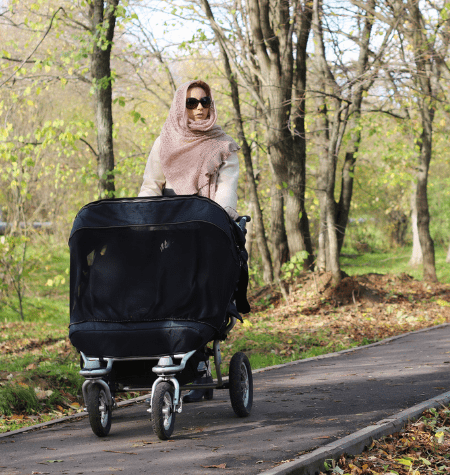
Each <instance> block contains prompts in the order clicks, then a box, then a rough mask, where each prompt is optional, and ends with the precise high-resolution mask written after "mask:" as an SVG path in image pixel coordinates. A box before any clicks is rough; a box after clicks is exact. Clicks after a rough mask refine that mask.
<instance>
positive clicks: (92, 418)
mask: <svg viewBox="0 0 450 475" xmlns="http://www.w3.org/2000/svg"><path fill="white" fill-rule="evenodd" d="M86 406H87V410H88V413H89V423H90V424H91V429H92V432H93V433H94V434H95V435H97V436H98V437H106V436H107V435H108V434H109V431H110V429H111V406H110V405H109V404H108V398H107V397H106V393H105V390H104V389H102V388H101V387H100V386H99V385H97V384H93V385H91V386H90V387H89V389H88V395H87V401H86Z"/></svg>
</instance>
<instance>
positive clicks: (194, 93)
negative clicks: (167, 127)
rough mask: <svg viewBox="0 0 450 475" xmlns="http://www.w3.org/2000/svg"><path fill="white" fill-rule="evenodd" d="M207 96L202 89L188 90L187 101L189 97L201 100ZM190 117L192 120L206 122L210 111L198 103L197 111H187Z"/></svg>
mask: <svg viewBox="0 0 450 475" xmlns="http://www.w3.org/2000/svg"><path fill="white" fill-rule="evenodd" d="M206 95H207V94H206V92H205V91H204V90H203V89H202V88H201V87H193V88H192V89H188V91H187V93H186V99H189V97H195V99H198V100H200V99H201V98H202V97H205V96H206ZM186 110H187V113H188V117H189V119H190V120H194V121H197V120H205V119H206V118H207V117H208V113H209V109H205V108H203V106H202V105H201V104H200V102H199V103H198V106H197V108H196V109H187V108H186Z"/></svg>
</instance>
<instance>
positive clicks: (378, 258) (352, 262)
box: [340, 247, 450, 284]
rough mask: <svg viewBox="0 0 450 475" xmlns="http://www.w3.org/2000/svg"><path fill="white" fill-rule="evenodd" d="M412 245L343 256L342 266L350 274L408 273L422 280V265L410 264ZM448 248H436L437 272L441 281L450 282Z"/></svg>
mask: <svg viewBox="0 0 450 475" xmlns="http://www.w3.org/2000/svg"><path fill="white" fill-rule="evenodd" d="M411 252H412V248H411V247H404V248H399V249H397V250H395V251H390V252H371V253H366V254H360V255H352V256H351V257H349V256H348V255H346V251H345V249H344V250H343V254H344V257H341V260H340V262H341V268H342V270H343V271H345V272H346V273H347V274H348V275H361V274H368V273H377V274H397V275H398V274H402V273H405V274H408V275H410V276H412V277H414V279H416V280H422V273H423V272H422V266H419V267H417V268H413V267H411V266H410V265H409V260H410V258H411ZM446 257H447V249H444V248H442V247H437V248H436V250H435V259H436V274H437V278H438V280H439V282H442V283H444V284H450V265H449V264H448V263H446V262H445V259H446Z"/></svg>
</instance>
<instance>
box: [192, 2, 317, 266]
mask: <svg viewBox="0 0 450 475" xmlns="http://www.w3.org/2000/svg"><path fill="white" fill-rule="evenodd" d="M192 3H193V4H198V3H199V1H195V0H194V1H193V2H192ZM210 6H211V10H212V11H213V12H214V16H216V17H217V16H219V15H220V19H221V24H219V25H217V29H218V30H220V38H221V39H222V40H223V42H222V45H223V47H224V49H225V50H226V53H227V55H228V58H229V60H230V63H231V66H232V70H233V73H234V74H235V75H236V79H237V80H238V81H239V84H240V86H241V87H242V88H244V89H246V90H247V91H248V93H249V95H250V96H251V98H252V100H253V101H254V102H255V103H256V104H257V106H258V108H259V109H260V110H261V114H262V117H261V120H262V121H263V123H264V125H265V128H266V146H267V154H268V156H269V157H270V162H271V167H272V170H273V173H274V175H275V178H276V182H277V183H276V185H277V186H278V187H279V189H280V190H281V192H282V195H283V200H284V204H285V206H286V211H285V214H286V233H287V239H288V244H289V251H290V254H291V255H292V256H293V255H295V254H296V253H297V252H299V251H305V250H306V251H307V254H308V256H309V257H308V259H307V260H306V261H305V262H306V264H305V265H306V267H309V266H312V263H313V256H312V244H311V236H310V232H309V221H308V216H307V213H306V208H305V182H306V172H305V170H306V166H305V160H306V145H305V125H304V121H305V87H306V57H307V55H306V46H307V43H308V38H309V32H310V25H311V15H312V8H311V3H310V1H305V2H291V1H285V2H278V1H275V0H270V1H268V0H248V1H247V2H241V1H237V0H236V2H235V3H234V4H233V7H232V8H229V7H223V4H220V5H213V4H210ZM216 10H217V14H216V13H215V11H216ZM194 14H195V17H196V18H198V16H199V15H201V12H197V11H195V13H194ZM187 18H190V17H189V16H187ZM227 25H229V26H228V27H227ZM218 30H216V31H218ZM278 209H280V207H278ZM275 221H277V222H281V221H282V220H275V219H274V218H273V217H272V219H271V227H272V233H273V232H275V233H278V234H279V235H280V237H281V234H282V228H279V229H274V224H275ZM279 241H280V242H282V241H283V239H282V238H281V239H279Z"/></svg>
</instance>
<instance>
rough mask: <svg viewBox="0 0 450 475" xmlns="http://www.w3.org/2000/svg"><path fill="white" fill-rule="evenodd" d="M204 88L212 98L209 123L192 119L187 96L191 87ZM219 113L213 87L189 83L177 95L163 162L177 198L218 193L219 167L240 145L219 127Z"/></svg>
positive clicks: (163, 144) (164, 131)
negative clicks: (188, 112)
mask: <svg viewBox="0 0 450 475" xmlns="http://www.w3.org/2000/svg"><path fill="white" fill-rule="evenodd" d="M190 86H192V87H201V88H202V89H204V91H205V92H206V94H207V95H208V96H209V97H211V100H212V102H211V106H210V108H209V115H208V117H207V118H206V119H205V120H199V121H193V120H189V119H188V114H187V110H186V93H187V91H188V89H189V87H190ZM216 120H217V111H216V108H215V104H214V100H213V97H212V94H211V88H210V87H209V86H208V84H206V83H205V82H203V81H189V82H186V83H184V84H182V85H181V86H180V87H179V88H178V89H177V91H176V92H175V97H174V98H173V102H172V106H171V107H170V111H169V117H168V118H167V120H166V122H165V123H164V126H163V128H162V131H161V151H160V161H161V166H162V170H163V173H164V176H165V177H166V180H167V181H168V182H169V183H170V184H171V185H172V186H173V189H174V191H175V193H176V194H177V195H194V194H199V195H200V196H205V197H207V198H211V199H212V200H213V199H214V197H215V194H216V185H217V176H218V172H219V167H220V165H221V164H222V162H223V161H224V160H226V159H227V157H228V156H229V155H230V154H231V153H232V152H235V151H236V150H239V148H240V147H239V145H238V144H237V143H236V142H235V141H234V140H233V139H232V138H231V137H230V136H229V135H227V134H226V133H225V132H224V131H223V130H222V128H221V127H220V126H218V125H215V124H216Z"/></svg>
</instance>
